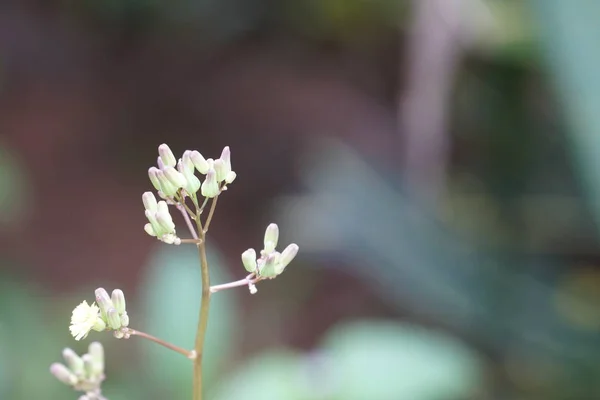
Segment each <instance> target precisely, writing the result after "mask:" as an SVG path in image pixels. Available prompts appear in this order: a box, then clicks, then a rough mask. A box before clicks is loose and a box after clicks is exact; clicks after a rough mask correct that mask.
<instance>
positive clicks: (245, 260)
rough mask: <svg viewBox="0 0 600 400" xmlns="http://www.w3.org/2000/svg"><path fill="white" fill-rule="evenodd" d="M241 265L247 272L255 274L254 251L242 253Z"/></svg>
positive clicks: (249, 250)
mask: <svg viewBox="0 0 600 400" xmlns="http://www.w3.org/2000/svg"><path fill="white" fill-rule="evenodd" d="M242 264H244V268H246V271H248V272H256V251H255V250H254V249H248V250H246V251H244V252H243V253H242Z"/></svg>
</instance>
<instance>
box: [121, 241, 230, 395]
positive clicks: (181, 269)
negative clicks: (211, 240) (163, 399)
mask: <svg viewBox="0 0 600 400" xmlns="http://www.w3.org/2000/svg"><path fill="white" fill-rule="evenodd" d="M208 247H209V249H210V248H211V246H208ZM222 265H223V264H222V261H221V259H220V257H217V256H216V254H215V252H214V251H210V250H209V267H210V273H211V279H212V281H213V282H228V281H230V280H232V279H229V278H228V277H227V276H226V274H225V271H224V270H223V267H222ZM143 288H144V289H143V293H142V301H141V303H142V304H144V307H145V309H144V315H145V316H146V318H147V321H146V324H145V326H144V328H142V330H145V331H147V332H148V333H150V334H152V335H154V336H157V337H159V338H161V339H164V340H166V341H168V342H171V343H173V344H176V345H178V346H181V347H184V348H186V349H192V348H193V346H194V339H195V336H196V327H197V323H198V312H199V307H200V298H201V278H200V264H199V258H198V254H197V251H196V248H195V247H194V246H161V247H160V250H159V251H158V252H157V253H156V255H155V257H154V259H153V260H152V261H151V263H150V267H149V270H148V276H147V279H146V282H145V284H144V286H143ZM235 321H237V316H236V309H235V305H234V303H233V298H232V293H231V291H229V292H228V291H225V292H223V293H219V294H218V295H216V296H213V297H212V299H211V304H210V316H209V322H208V333H207V338H206V344H205V355H204V360H203V364H204V381H205V382H206V383H207V384H208V385H209V386H210V384H211V382H212V381H213V380H214V379H215V377H216V375H217V373H218V371H219V369H220V368H221V367H222V366H223V364H224V362H225V361H226V360H227V359H228V357H229V356H230V354H231V349H232V344H233V342H234V332H237V331H238V329H236V327H235ZM132 327H134V328H135V327H136V326H135V325H134V322H132ZM144 342H146V341H144ZM144 347H145V349H146V350H147V354H148V363H147V368H148V370H149V371H150V372H151V374H152V378H153V379H156V380H157V381H158V382H159V383H160V386H161V387H162V388H164V390H167V391H173V390H177V395H178V396H177V397H173V395H170V396H168V397H169V398H172V399H176V398H180V399H186V400H187V399H189V398H190V397H191V386H192V363H191V361H190V360H188V359H186V358H185V357H183V356H182V355H181V354H178V353H175V352H172V351H170V350H167V349H165V348H163V347H162V346H158V345H156V344H154V343H150V342H147V343H144Z"/></svg>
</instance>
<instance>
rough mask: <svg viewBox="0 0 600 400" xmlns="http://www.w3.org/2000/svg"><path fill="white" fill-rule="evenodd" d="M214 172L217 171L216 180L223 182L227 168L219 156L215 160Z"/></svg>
mask: <svg viewBox="0 0 600 400" xmlns="http://www.w3.org/2000/svg"><path fill="white" fill-rule="evenodd" d="M214 167H215V172H216V173H217V182H223V181H224V180H225V177H226V176H227V172H228V171H227V169H226V168H225V163H224V162H223V160H221V159H220V158H217V159H216V160H215V165H214Z"/></svg>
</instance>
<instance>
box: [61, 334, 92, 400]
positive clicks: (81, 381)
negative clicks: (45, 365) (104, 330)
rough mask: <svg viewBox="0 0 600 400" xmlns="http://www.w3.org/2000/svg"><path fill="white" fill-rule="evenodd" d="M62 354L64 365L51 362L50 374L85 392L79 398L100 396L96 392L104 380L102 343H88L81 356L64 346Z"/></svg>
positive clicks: (85, 398)
mask: <svg viewBox="0 0 600 400" xmlns="http://www.w3.org/2000/svg"><path fill="white" fill-rule="evenodd" d="M62 354H63V358H64V360H65V364H66V365H65V364H61V363H54V364H52V365H51V366H50V372H51V373H52V375H54V376H55V377H56V378H57V379H58V380H59V381H61V382H63V383H65V384H66V385H69V386H71V387H72V388H73V389H75V390H78V391H82V392H86V394H85V395H83V396H81V397H80V398H79V399H80V400H92V399H96V398H100V396H99V395H98V396H97V394H98V393H99V391H100V385H101V384H102V381H103V380H104V348H103V347H102V344H101V343H99V342H92V343H90V345H89V347H88V353H87V354H84V355H82V356H81V357H80V356H78V355H77V353H75V352H74V351H73V350H71V349H69V348H65V349H64V350H63V353H62Z"/></svg>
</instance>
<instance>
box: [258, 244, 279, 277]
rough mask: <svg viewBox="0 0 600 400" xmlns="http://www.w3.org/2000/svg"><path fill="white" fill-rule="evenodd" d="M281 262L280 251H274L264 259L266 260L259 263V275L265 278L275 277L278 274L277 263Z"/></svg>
mask: <svg viewBox="0 0 600 400" xmlns="http://www.w3.org/2000/svg"><path fill="white" fill-rule="evenodd" d="M278 262H279V253H278V252H276V251H274V252H272V253H271V254H269V255H268V256H267V258H266V259H264V262H263V263H261V264H262V265H259V267H258V269H259V271H258V275H260V276H261V277H263V278H275V277H276V276H277V275H278V274H277V264H278Z"/></svg>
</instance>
